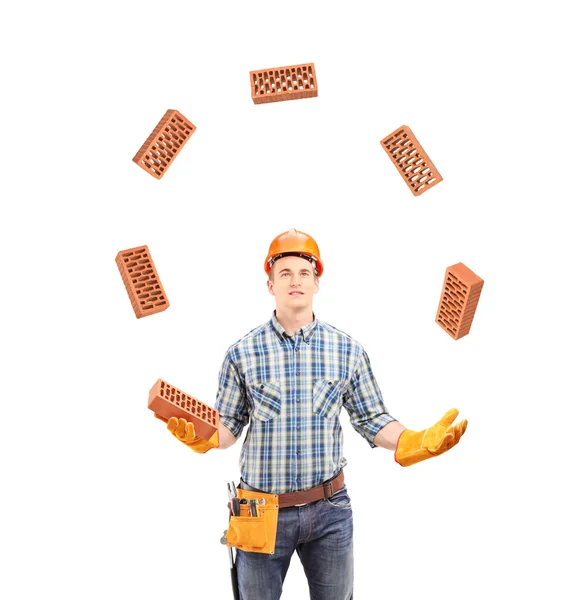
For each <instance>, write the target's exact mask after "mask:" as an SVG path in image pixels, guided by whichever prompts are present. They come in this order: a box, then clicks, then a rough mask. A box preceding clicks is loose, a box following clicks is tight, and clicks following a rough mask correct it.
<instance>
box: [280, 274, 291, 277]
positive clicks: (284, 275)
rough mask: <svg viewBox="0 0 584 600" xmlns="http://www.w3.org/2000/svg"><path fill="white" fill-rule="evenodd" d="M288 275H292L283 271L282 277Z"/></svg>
mask: <svg viewBox="0 0 584 600" xmlns="http://www.w3.org/2000/svg"><path fill="white" fill-rule="evenodd" d="M286 275H290V273H282V277H286Z"/></svg>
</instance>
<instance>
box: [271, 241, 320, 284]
mask: <svg viewBox="0 0 584 600" xmlns="http://www.w3.org/2000/svg"><path fill="white" fill-rule="evenodd" d="M284 256H300V257H302V258H305V259H306V260H308V261H310V262H311V263H312V266H313V267H314V269H315V270H316V273H317V275H318V276H319V277H320V276H321V275H322V273H323V271H324V267H323V264H322V261H321V260H320V250H319V249H318V244H317V243H316V242H315V241H314V239H313V238H312V237H310V236H309V235H308V234H307V233H304V232H303V231H297V230H296V229H290V230H289V231H285V232H284V233H281V234H280V235H278V236H276V237H275V238H274V239H273V241H272V243H271V244H270V249H269V251H268V256H266V260H265V261H264V271H265V272H266V274H267V275H269V274H270V269H271V268H272V265H273V264H274V262H275V261H277V260H278V259H279V258H282V257H284Z"/></svg>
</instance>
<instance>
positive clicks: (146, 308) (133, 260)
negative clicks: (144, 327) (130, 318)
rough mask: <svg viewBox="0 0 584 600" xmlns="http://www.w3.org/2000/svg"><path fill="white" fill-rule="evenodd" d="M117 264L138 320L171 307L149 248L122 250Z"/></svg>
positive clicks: (140, 247) (117, 258) (139, 247)
mask: <svg viewBox="0 0 584 600" xmlns="http://www.w3.org/2000/svg"><path fill="white" fill-rule="evenodd" d="M116 264H117V265H118V269H119V270H120V274H121V276H122V281H123V282H124V285H125V286H126V291H127V292H128V296H129V297H130V301H131V303H132V308H133V309H134V313H135V314H136V318H137V319H141V318H142V317H147V316H148V315H153V314H155V313H159V312H162V311H163V310H166V309H167V308H168V307H169V306H170V303H169V301H168V298H167V297H166V293H165V291H164V288H163V287H162V284H161V283H160V277H158V273H157V272H156V268H155V267H154V262H153V260H152V257H151V256H150V251H149V250H148V246H138V247H137V248H130V249H128V250H121V251H120V252H118V254H117V256H116Z"/></svg>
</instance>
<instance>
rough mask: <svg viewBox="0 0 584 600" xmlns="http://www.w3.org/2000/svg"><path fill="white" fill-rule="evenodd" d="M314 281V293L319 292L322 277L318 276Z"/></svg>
mask: <svg viewBox="0 0 584 600" xmlns="http://www.w3.org/2000/svg"><path fill="white" fill-rule="evenodd" d="M314 282H315V283H316V289H315V290H314V293H315V294H318V290H320V277H317V278H316V279H315V280H314Z"/></svg>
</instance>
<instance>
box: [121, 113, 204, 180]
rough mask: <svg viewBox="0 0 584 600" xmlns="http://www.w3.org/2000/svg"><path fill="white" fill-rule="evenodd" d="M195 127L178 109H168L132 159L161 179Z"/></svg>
mask: <svg viewBox="0 0 584 600" xmlns="http://www.w3.org/2000/svg"><path fill="white" fill-rule="evenodd" d="M195 129H196V127H195V126H194V125H193V124H192V123H191V122H190V121H189V120H188V119H187V118H186V117H184V116H183V115H181V114H180V113H179V112H178V110H173V109H169V110H167V111H166V112H165V113H164V116H163V117H162V119H160V121H159V123H158V125H156V127H155V128H154V131H153V132H152V133H151V134H150V135H149V136H148V139H147V140H146V141H145V142H144V143H143V144H142V147H141V148H140V150H138V152H137V153H136V156H134V158H133V159H132V160H133V161H134V162H135V163H136V164H137V165H138V166H139V167H142V168H143V169H144V170H145V171H146V172H147V173H150V175H152V177H155V178H156V179H161V178H162V176H163V175H164V174H165V173H166V171H167V170H168V167H170V165H171V163H172V161H173V160H174V159H175V158H176V157H177V156H178V153H179V152H180V151H181V150H182V149H183V148H184V145H185V143H186V142H187V140H188V139H189V138H190V136H191V135H192V134H193V132H194V131H195Z"/></svg>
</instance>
